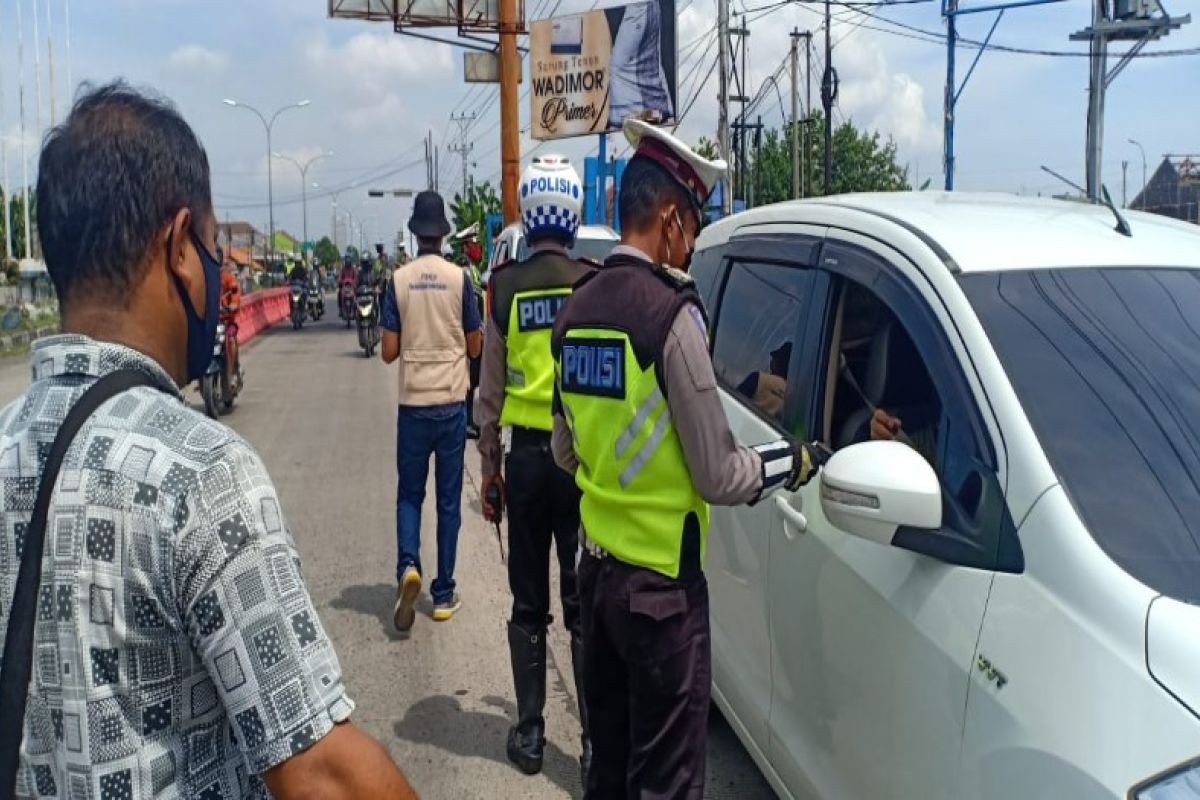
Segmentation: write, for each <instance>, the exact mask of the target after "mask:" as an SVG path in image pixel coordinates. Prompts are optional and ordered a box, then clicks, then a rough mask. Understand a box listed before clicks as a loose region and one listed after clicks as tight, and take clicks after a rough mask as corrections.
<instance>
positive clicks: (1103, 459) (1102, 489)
mask: <svg viewBox="0 0 1200 800" xmlns="http://www.w3.org/2000/svg"><path fill="white" fill-rule="evenodd" d="M960 283H961V284H962V286H963V289H964V290H965V292H966V295H967V298H968V299H969V300H970V302H971V305H972V307H973V308H974V309H975V311H976V313H978V315H979V318H980V320H981V322H982V323H983V326H984V328H985V330H986V331H987V334H988V338H989V340H990V341H991V342H992V344H993V346H994V347H995V349H996V354H997V355H998V356H999V357H1000V361H1001V363H1002V364H1003V365H1004V370H1005V372H1006V373H1007V375H1008V378H1009V380H1010V381H1011V383H1012V387H1013V390H1014V391H1015V392H1016V393H1017V396H1018V397H1019V398H1020V400H1021V406H1022V408H1023V409H1024V411H1025V414H1026V416H1028V418H1029V422H1030V424H1031V425H1032V426H1033V430H1034V432H1035V433H1036V434H1037V438H1038V443H1039V444H1040V445H1041V446H1042V449H1043V451H1044V452H1045V453H1046V457H1047V458H1048V459H1049V461H1050V464H1051V466H1053V468H1054V471H1055V474H1056V475H1057V476H1058V479H1059V480H1060V481H1061V482H1062V485H1063V487H1064V488H1065V489H1066V491H1067V493H1068V494H1069V495H1070V497H1071V502H1072V503H1073V505H1074V506H1075V508H1076V510H1077V511H1078V512H1079V515H1080V517H1081V518H1082V520H1083V521H1084V523H1085V524H1086V525H1087V527H1088V530H1089V532H1090V533H1091V534H1092V536H1093V537H1094V538H1095V539H1096V542H1097V543H1098V544H1099V545H1100V547H1101V548H1103V550H1104V551H1105V552H1106V553H1107V554H1108V555H1109V557H1110V558H1112V559H1113V560H1114V561H1115V562H1116V563H1117V564H1119V565H1120V566H1121V567H1122V568H1123V569H1124V570H1125V571H1127V572H1128V573H1129V574H1130V575H1133V576H1134V577H1135V578H1137V579H1138V580H1140V581H1141V582H1142V583H1144V584H1146V585H1147V586H1149V587H1151V588H1153V589H1154V590H1155V591H1157V592H1162V593H1163V594H1166V595H1169V596H1171V597H1174V598H1176V599H1178V600H1181V601H1183V602H1185V603H1193V604H1195V603H1200V513H1198V512H1200V272H1197V271H1195V270H1180V269H1132V268H1121V269H1058V270H1056V269H1040V270H1029V271H1025V272H1013V273H1008V272H1005V273H1000V274H990V275H988V274H983V275H978V274H977V275H967V276H963V277H962V278H960Z"/></svg>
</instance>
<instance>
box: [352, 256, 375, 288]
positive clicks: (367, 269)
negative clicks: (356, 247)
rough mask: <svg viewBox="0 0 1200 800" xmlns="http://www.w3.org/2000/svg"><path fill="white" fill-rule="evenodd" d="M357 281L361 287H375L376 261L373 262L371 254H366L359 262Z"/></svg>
mask: <svg viewBox="0 0 1200 800" xmlns="http://www.w3.org/2000/svg"><path fill="white" fill-rule="evenodd" d="M355 283H356V285H357V286H360V287H361V286H370V287H372V288H374V287H375V265H374V263H372V261H371V257H370V256H366V255H364V256H363V257H362V261H360V262H359V265H358V278H357V280H356V282H355Z"/></svg>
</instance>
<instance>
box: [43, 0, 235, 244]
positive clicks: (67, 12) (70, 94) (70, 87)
mask: <svg viewBox="0 0 1200 800" xmlns="http://www.w3.org/2000/svg"><path fill="white" fill-rule="evenodd" d="M63 6H64V8H63V12H64V13H63V17H64V21H63V27H64V28H66V35H67V105H71V101H72V99H73V98H74V97H75V85H74V84H73V83H71V0H63ZM251 255H253V253H251Z"/></svg>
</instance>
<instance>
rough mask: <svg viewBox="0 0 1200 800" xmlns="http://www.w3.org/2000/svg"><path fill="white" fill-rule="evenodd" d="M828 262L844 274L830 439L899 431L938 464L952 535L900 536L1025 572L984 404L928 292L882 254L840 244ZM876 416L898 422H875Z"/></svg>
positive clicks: (828, 335) (838, 441) (831, 381)
mask: <svg viewBox="0 0 1200 800" xmlns="http://www.w3.org/2000/svg"><path fill="white" fill-rule="evenodd" d="M823 261H824V263H826V264H830V263H833V264H837V265H839V266H838V268H839V270H840V272H841V274H840V275H839V276H838V279H837V281H836V282H835V284H834V287H833V291H832V292H831V293H830V301H829V302H830V305H831V308H830V311H831V313H829V314H827V315H826V319H827V323H826V330H825V336H824V341H825V342H826V347H825V351H824V352H825V360H824V364H823V367H821V368H820V369H819V379H820V380H821V382H822V389H821V391H820V392H819V393H818V396H819V397H820V402H819V403H818V408H819V411H820V415H821V416H820V420H819V423H818V424H819V425H820V428H819V429H820V430H822V431H823V432H824V434H823V440H824V441H825V442H826V443H827V444H829V445H830V446H831V447H832V448H833V449H834V450H838V449H841V448H844V447H848V446H850V445H854V444H858V443H861V442H866V441H871V440H878V439H892V440H894V441H899V442H901V443H903V444H906V445H908V446H909V447H912V448H913V449H914V450H916V451H917V452H918V453H920V454H921V456H922V457H923V458H924V459H925V460H926V461H927V462H928V463H929V464H930V466H932V467H933V470H934V472H935V473H936V474H937V476H938V481H939V483H940V485H941V487H942V497H943V503H942V507H943V514H942V515H943V526H942V531H941V532H942V533H943V534H944V536H943V537H930V536H928V535H927V534H924V535H921V534H919V533H918V532H911V531H904V530H903V529H902V530H901V531H900V532H898V533H897V537H896V540H895V541H894V544H897V545H898V546H901V547H911V549H916V550H918V551H919V552H925V553H928V554H930V555H937V556H940V557H943V558H946V559H948V560H951V561H952V562H954V563H960V564H965V565H968V566H977V567H980V568H986V569H1003V570H1006V571H1019V570H1020V568H1021V567H1022V562H1021V561H1020V558H1019V546H1017V545H1016V539H1015V529H1014V528H1013V526H1012V520H1011V518H1010V517H1009V515H1008V512H1007V507H1006V504H1005V502H1004V498H1003V492H1002V490H1001V486H1000V483H999V479H998V476H997V475H996V471H995V467H994V464H993V459H992V455H991V450H990V448H988V447H986V446H984V445H985V440H983V439H981V436H980V430H981V429H982V422H981V421H980V418H979V411H978V407H977V406H976V404H975V402H974V398H973V395H972V394H971V392H970V391H969V389H968V388H967V384H966V382H965V378H964V377H963V374H962V367H961V365H960V363H959V361H958V357H957V355H956V354H955V351H954V349H953V348H952V347H951V346H950V343H949V341H948V340H947V338H946V335H945V332H944V331H943V330H942V327H941V325H940V323H939V322H938V321H937V319H936V317H935V316H934V315H933V313H932V310H931V309H930V308H929V306H928V303H927V301H926V299H925V297H924V295H922V294H921V293H920V292H918V291H917V290H916V288H915V287H914V286H913V285H912V284H911V283H910V282H908V280H907V279H906V278H905V277H904V276H903V274H902V273H901V272H900V271H899V270H898V269H897V268H896V267H895V266H894V265H893V264H891V263H890V262H888V261H887V260H886V259H884V258H882V257H880V256H878V255H876V254H875V253H872V252H868V251H866V250H862V249H860V248H856V247H852V246H849V245H842V244H832V245H829V246H827V247H826V249H825V251H824V255H823ZM847 275H853V278H851V277H847ZM873 417H880V419H877V422H885V423H890V424H891V425H894V427H893V428H890V429H889V428H888V425H886V424H885V425H882V426H881V425H878V424H876V425H874V426H873V425H872V418H873ZM1001 541H1003V542H1004V547H1001V546H1000V543H1001ZM1014 548H1015V549H1014Z"/></svg>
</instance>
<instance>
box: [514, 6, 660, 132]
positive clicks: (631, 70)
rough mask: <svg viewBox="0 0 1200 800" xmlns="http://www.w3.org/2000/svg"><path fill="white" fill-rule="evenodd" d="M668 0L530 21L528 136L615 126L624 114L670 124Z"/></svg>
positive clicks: (616, 127)
mask: <svg viewBox="0 0 1200 800" xmlns="http://www.w3.org/2000/svg"><path fill="white" fill-rule="evenodd" d="M675 52H676V51H675V4H674V2H672V0H649V2H642V3H632V4H630V5H624V6H616V7H614V8H605V9H598V10H596V11H588V12H586V13H584V14H575V15H572V16H569V17H556V18H553V19H543V20H538V21H537V22H534V23H533V24H532V25H531V26H530V32H529V77H530V83H531V84H532V87H531V90H530V92H529V98H530V104H531V114H530V119H531V120H532V126H531V135H532V136H533V138H534V139H543V140H544V139H561V138H564V137H567V136H586V135H590V134H596V133H605V132H609V131H615V130H619V129H620V127H621V124H622V123H623V122H624V121H625V120H626V119H627V118H629V117H638V118H640V119H644V120H646V121H647V122H652V123H654V124H656V125H668V124H670V123H672V122H674V121H675V115H676V113H677V109H678V102H677V101H678V86H677V82H678V81H677V78H678V70H677V65H676V57H675Z"/></svg>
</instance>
